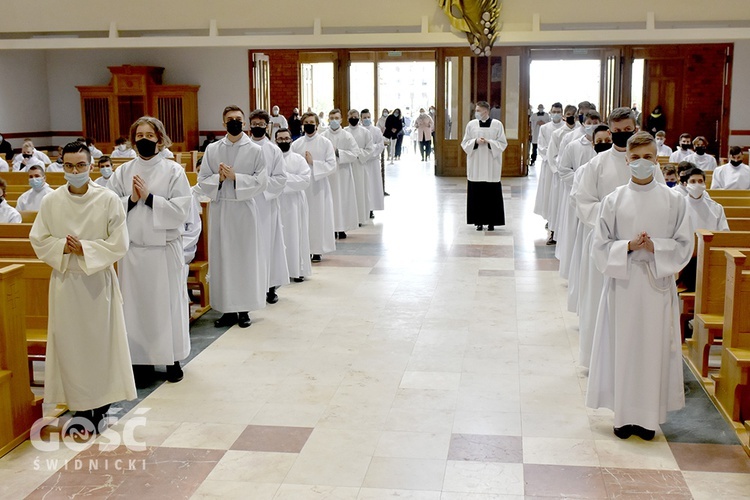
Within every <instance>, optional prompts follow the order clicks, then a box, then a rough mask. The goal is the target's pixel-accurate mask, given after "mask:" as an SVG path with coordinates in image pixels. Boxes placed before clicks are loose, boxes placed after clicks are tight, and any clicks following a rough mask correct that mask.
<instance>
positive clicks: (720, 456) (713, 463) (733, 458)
mask: <svg viewBox="0 0 750 500" xmlns="http://www.w3.org/2000/svg"><path fill="white" fill-rule="evenodd" d="M669 448H670V449H671V450H672V454H673V455H674V458H675V460H676V461H677V465H679V467H680V470H682V471H697V472H729V473H744V474H748V481H750V457H748V455H747V453H746V452H745V450H744V449H743V448H742V446H739V445H726V444H690V443H672V442H670V443H669ZM748 487H750V484H748Z"/></svg>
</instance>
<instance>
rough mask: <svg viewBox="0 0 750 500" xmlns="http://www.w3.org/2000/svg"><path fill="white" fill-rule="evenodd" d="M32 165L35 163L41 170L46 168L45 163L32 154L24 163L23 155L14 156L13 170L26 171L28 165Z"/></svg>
mask: <svg viewBox="0 0 750 500" xmlns="http://www.w3.org/2000/svg"><path fill="white" fill-rule="evenodd" d="M34 165H36V166H37V167H42V170H46V169H47V167H46V164H45V163H44V162H43V161H42V160H40V159H39V158H36V157H34V156H32V157H31V158H29V159H27V160H26V164H25V165H24V164H23V156H20V155H16V157H15V158H14V159H13V171H14V172H28V171H29V167H32V166H34Z"/></svg>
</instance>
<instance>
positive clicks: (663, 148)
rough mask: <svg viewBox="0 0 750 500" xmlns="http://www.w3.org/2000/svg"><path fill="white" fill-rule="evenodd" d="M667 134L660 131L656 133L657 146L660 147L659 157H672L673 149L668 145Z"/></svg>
mask: <svg viewBox="0 0 750 500" xmlns="http://www.w3.org/2000/svg"><path fill="white" fill-rule="evenodd" d="M666 142H667V133H666V132H664V131H663V130H659V131H658V132H657V133H656V145H657V146H659V156H671V155H672V148H670V147H669V146H667V145H666Z"/></svg>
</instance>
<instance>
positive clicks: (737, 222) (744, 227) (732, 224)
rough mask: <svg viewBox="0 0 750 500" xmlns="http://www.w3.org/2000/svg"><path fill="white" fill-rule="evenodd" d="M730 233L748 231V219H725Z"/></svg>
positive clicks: (749, 228)
mask: <svg viewBox="0 0 750 500" xmlns="http://www.w3.org/2000/svg"><path fill="white" fill-rule="evenodd" d="M727 223H728V224H729V230H730V231H750V217H742V218H740V217H733V218H731V219H730V218H727Z"/></svg>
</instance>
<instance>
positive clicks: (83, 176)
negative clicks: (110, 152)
mask: <svg viewBox="0 0 750 500" xmlns="http://www.w3.org/2000/svg"><path fill="white" fill-rule="evenodd" d="M89 177H90V174H89V171H88V170H86V171H85V172H79V173H77V174H73V173H70V172H65V180H66V181H68V182H69V183H70V185H71V186H74V187H77V188H79V187H82V186H83V185H84V184H88V182H89Z"/></svg>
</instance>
